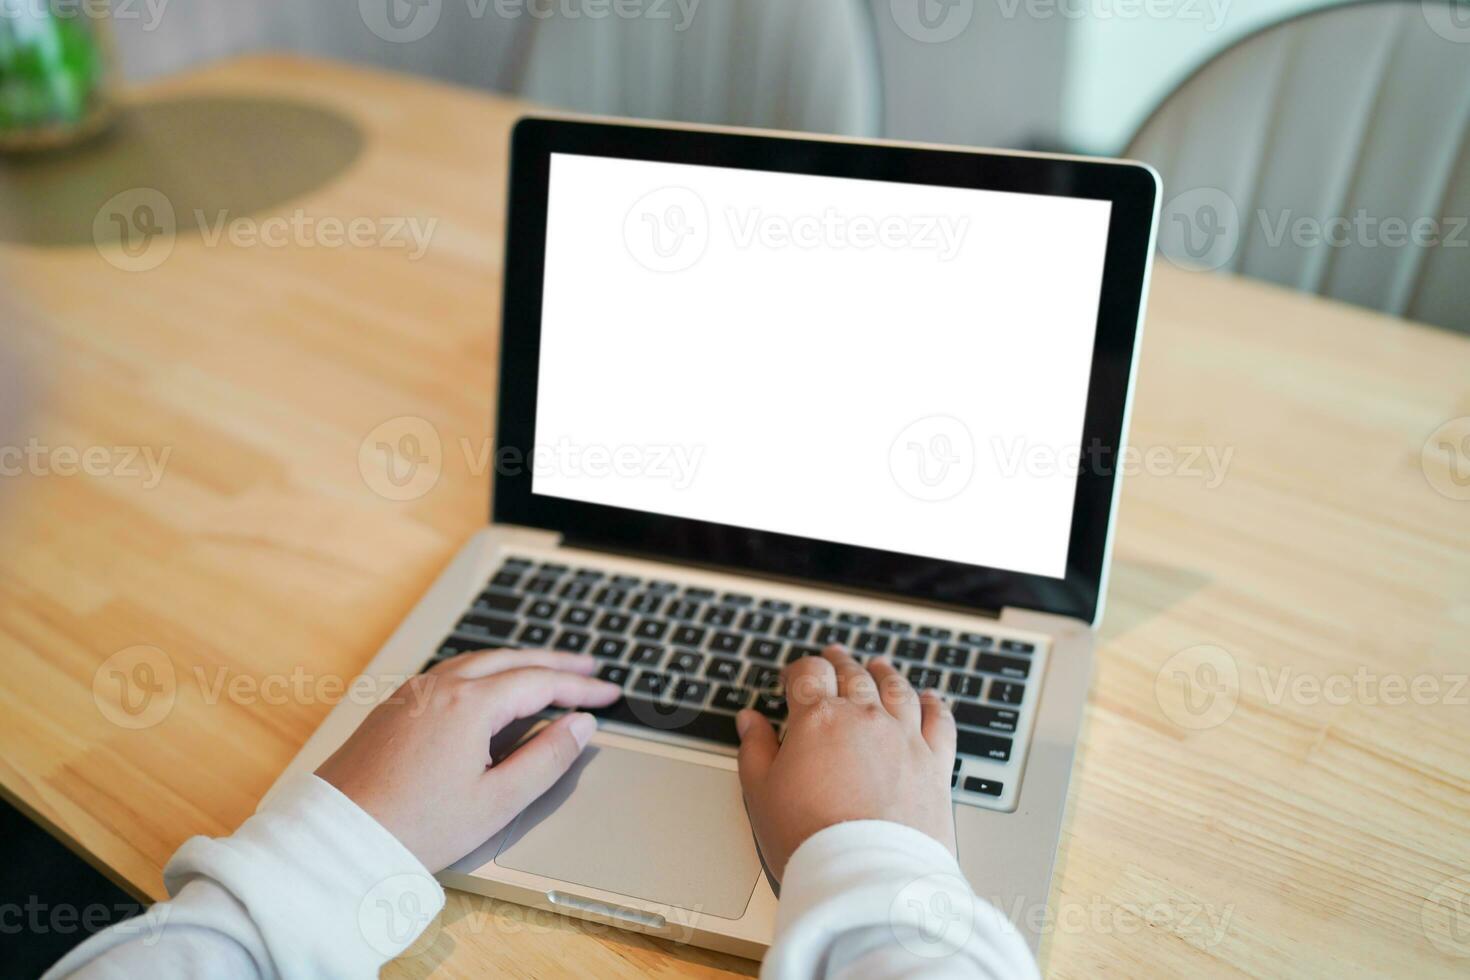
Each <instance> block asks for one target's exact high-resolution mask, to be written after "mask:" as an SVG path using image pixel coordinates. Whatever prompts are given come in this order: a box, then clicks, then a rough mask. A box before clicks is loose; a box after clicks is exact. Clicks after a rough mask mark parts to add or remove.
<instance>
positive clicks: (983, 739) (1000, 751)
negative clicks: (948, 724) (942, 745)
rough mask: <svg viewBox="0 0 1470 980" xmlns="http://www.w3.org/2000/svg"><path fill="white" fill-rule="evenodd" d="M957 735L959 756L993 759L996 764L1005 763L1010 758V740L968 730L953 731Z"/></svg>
mask: <svg viewBox="0 0 1470 980" xmlns="http://www.w3.org/2000/svg"><path fill="white" fill-rule="evenodd" d="M955 731H956V732H957V733H958V741H957V742H956V745H958V747H959V753H960V755H968V756H971V757H973V758H976V759H994V760H996V761H997V762H1006V761H1008V760H1009V759H1010V757H1011V740H1010V739H1008V738H1001V737H1000V736H999V735H982V734H980V733H979V732H973V731H971V730H970V729H968V728H958V729H955Z"/></svg>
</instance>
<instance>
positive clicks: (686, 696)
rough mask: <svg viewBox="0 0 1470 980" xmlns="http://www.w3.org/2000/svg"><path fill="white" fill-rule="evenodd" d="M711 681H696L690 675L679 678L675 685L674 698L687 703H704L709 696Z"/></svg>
mask: <svg viewBox="0 0 1470 980" xmlns="http://www.w3.org/2000/svg"><path fill="white" fill-rule="evenodd" d="M709 688H710V684H709V681H696V680H693V679H691V678H688V677H683V678H680V679H679V682H678V683H677V684H675V685H674V700H675V701H683V702H684V703H685V704H704V699H705V698H707V697H709Z"/></svg>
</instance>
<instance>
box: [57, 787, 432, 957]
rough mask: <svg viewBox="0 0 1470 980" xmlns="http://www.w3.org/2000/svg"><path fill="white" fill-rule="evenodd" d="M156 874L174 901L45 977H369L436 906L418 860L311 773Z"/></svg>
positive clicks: (191, 844)
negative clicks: (226, 834)
mask: <svg viewBox="0 0 1470 980" xmlns="http://www.w3.org/2000/svg"><path fill="white" fill-rule="evenodd" d="M163 883H164V887H165V888H166V889H167V890H168V893H169V895H170V896H171V897H172V900H171V901H168V902H161V903H159V904H158V905H155V906H153V908H151V909H149V911H148V912H147V914H145V915H143V916H140V917H138V918H136V919H132V920H129V921H127V922H122V923H119V924H117V925H115V926H113V927H112V928H110V929H107V930H105V931H103V932H100V933H98V934H97V935H95V936H93V937H92V938H91V939H89V940H87V941H86V942H84V943H82V944H81V945H80V946H78V947H77V948H76V949H74V950H72V952H71V953H69V954H68V955H67V956H66V957H65V958H63V959H62V960H61V962H59V963H57V964H56V965H55V966H54V967H52V968H51V970H50V971H48V972H47V974H46V978H47V980H50V978H60V977H78V978H89V980H90V978H112V977H118V978H121V977H138V976H146V977H156V978H160V980H163V978H174V977H181V978H182V977H201V976H208V977H225V978H233V977H282V978H307V977H313V978H315V977H376V976H377V975H378V970H379V968H380V967H382V965H383V964H384V963H386V962H387V961H388V960H390V959H393V958H394V957H395V956H397V955H399V954H400V953H402V952H403V951H404V950H405V949H407V948H408V946H409V944H410V943H412V942H413V940H414V939H415V938H417V936H418V935H419V933H421V932H422V931H423V929H424V927H425V926H427V925H428V924H429V923H430V922H431V921H432V920H433V919H434V917H435V916H436V915H438V914H439V910H440V909H441V908H443V907H444V891H443V889H442V888H440V887H439V883H438V882H436V881H435V880H434V878H433V876H432V875H430V874H429V872H428V870H427V869H426V868H424V866H423V865H422V864H421V863H419V861H418V859H417V858H415V857H414V856H413V855H412V854H411V853H410V852H409V851H408V849H407V848H405V847H404V846H403V845H402V844H401V843H400V842H399V841H398V839H397V838H395V837H394V836H393V835H392V834H390V833H388V831H386V830H384V829H383V827H382V826H381V825H380V824H379V823H378V822H377V821H376V820H374V819H373V818H372V817H370V816H368V815H367V813H365V812H364V811H363V810H362V808H361V807H359V806H358V805H357V804H355V803H353V802H352V801H351V800H349V799H348V798H347V797H345V796H343V795H342V793H341V792H339V791H338V790H337V788H336V787H334V786H332V785H331V784H329V783H327V782H325V781H323V780H321V779H319V778H317V777H316V776H313V775H307V776H302V777H300V778H298V779H295V780H292V781H291V782H290V783H288V784H286V785H283V786H282V787H281V788H280V790H279V791H278V792H277V793H276V794H275V795H273V796H272V797H271V798H270V799H269V800H267V801H266V802H265V803H263V804H262V805H261V807H260V809H259V810H258V811H257V812H256V814H255V815H254V816H253V817H251V818H250V819H249V820H246V821H245V823H244V824H242V825H241V826H240V829H239V830H237V831H236V832H235V833H234V835H233V836H230V837H225V838H221V839H219V840H211V839H209V838H205V837H195V838H193V839H192V840H189V841H187V842H186V843H185V844H184V846H183V847H181V848H179V851H178V853H177V854H175V855H174V856H173V858H172V860H170V861H169V863H168V866H167V867H166V868H164V871H163Z"/></svg>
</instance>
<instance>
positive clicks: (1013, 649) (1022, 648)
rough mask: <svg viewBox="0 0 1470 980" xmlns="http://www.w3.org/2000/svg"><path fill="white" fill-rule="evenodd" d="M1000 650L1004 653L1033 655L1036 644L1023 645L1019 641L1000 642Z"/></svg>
mask: <svg viewBox="0 0 1470 980" xmlns="http://www.w3.org/2000/svg"><path fill="white" fill-rule="evenodd" d="M1000 648H1001V649H1002V650H1004V651H1005V652H1006V653H1035V652H1036V644H1034V643H1023V642H1021V641H1020V640H1002V641H1001V644H1000Z"/></svg>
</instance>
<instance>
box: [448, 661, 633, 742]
mask: <svg viewBox="0 0 1470 980" xmlns="http://www.w3.org/2000/svg"><path fill="white" fill-rule="evenodd" d="M469 686H470V687H474V688H479V689H480V690H481V691H482V692H483V696H484V697H485V698H486V699H487V700H488V701H489V707H490V730H491V732H498V731H500V729H502V728H504V727H505V726H506V725H508V724H510V723H511V722H513V721H515V720H516V719H517V718H529V717H531V716H532V715H534V714H536V713H538V712H540V711H544V710H546V709H547V708H549V707H551V706H552V705H556V706H557V707H559V708H601V707H605V706H606V705H609V704H612V703H613V702H614V701H616V700H617V699H618V698H620V697H622V694H623V691H622V688H620V687H618V686H617V685H616V684H611V683H609V682H607V681H603V680H598V679H597V678H594V677H584V676H582V675H581V674H569V673H566V672H565V671H560V670H548V669H546V668H545V667H521V668H518V669H516V670H511V671H507V672H506V673H504V674H495V675H493V676H491V677H486V678H482V679H480V680H477V681H475V682H473V683H472V684H471V685H469Z"/></svg>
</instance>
